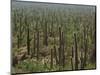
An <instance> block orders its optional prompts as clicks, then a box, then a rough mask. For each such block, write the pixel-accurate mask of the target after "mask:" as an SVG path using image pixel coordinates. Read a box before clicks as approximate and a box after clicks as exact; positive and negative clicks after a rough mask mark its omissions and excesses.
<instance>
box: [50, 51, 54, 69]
mask: <svg viewBox="0 0 100 75" xmlns="http://www.w3.org/2000/svg"><path fill="white" fill-rule="evenodd" d="M50 68H51V69H52V68H53V49H51V64H50Z"/></svg>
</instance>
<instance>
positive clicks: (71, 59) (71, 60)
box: [71, 47, 74, 70]
mask: <svg viewBox="0 0 100 75" xmlns="http://www.w3.org/2000/svg"><path fill="white" fill-rule="evenodd" d="M73 58H74V50H73V47H72V57H71V65H72V70H73V69H74V67H73Z"/></svg>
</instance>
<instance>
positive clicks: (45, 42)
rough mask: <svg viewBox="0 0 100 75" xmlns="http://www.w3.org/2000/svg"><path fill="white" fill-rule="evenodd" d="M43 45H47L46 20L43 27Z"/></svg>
mask: <svg viewBox="0 0 100 75" xmlns="http://www.w3.org/2000/svg"><path fill="white" fill-rule="evenodd" d="M44 45H46V46H48V33H47V21H45V28H44Z"/></svg>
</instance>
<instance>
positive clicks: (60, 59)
mask: <svg viewBox="0 0 100 75" xmlns="http://www.w3.org/2000/svg"><path fill="white" fill-rule="evenodd" d="M58 50H59V67H60V66H61V27H59V48H58Z"/></svg>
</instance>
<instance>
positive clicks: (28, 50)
mask: <svg viewBox="0 0 100 75" xmlns="http://www.w3.org/2000/svg"><path fill="white" fill-rule="evenodd" d="M27 52H28V55H30V35H29V25H28V26H27Z"/></svg>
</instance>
